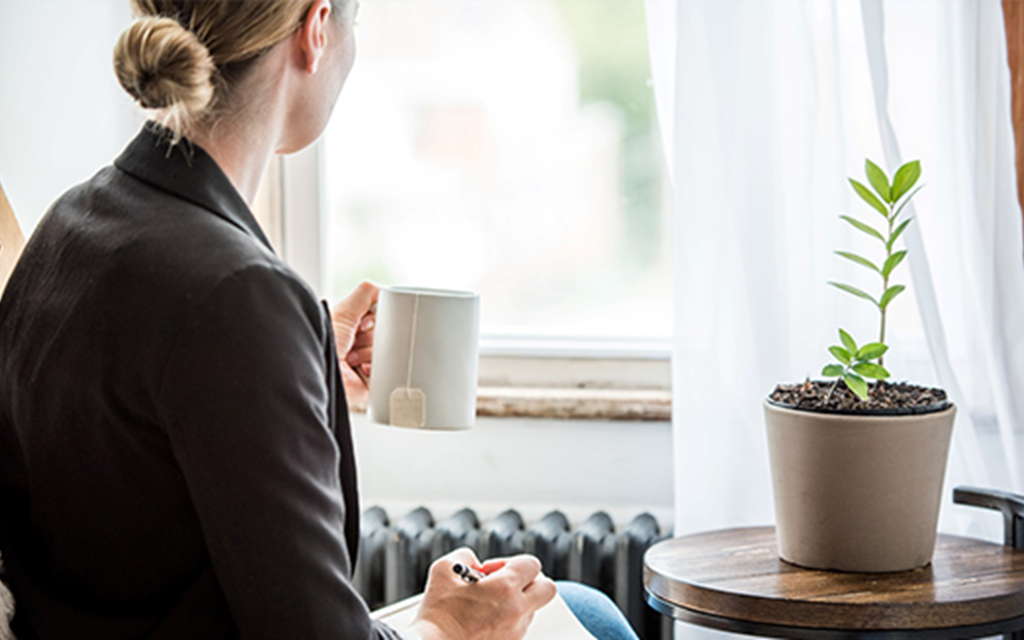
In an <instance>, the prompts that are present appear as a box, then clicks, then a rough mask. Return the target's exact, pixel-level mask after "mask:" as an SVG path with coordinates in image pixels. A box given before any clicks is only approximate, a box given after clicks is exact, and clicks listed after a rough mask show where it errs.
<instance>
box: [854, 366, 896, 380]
mask: <svg viewBox="0 0 1024 640" xmlns="http://www.w3.org/2000/svg"><path fill="white" fill-rule="evenodd" d="M853 370H854V371H856V372H857V373H859V374H860V375H862V376H864V377H865V378H875V379H876V380H882V379H884V378H888V377H889V372H888V371H886V370H885V367H883V366H880V365H877V364H875V363H874V362H858V363H857V364H855V365H853Z"/></svg>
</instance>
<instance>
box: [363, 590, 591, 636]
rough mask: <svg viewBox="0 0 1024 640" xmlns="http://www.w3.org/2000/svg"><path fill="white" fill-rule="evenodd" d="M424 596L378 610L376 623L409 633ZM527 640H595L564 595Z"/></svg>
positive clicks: (542, 613)
mask: <svg viewBox="0 0 1024 640" xmlns="http://www.w3.org/2000/svg"><path fill="white" fill-rule="evenodd" d="M422 601H423V595H422V594H420V595H418V596H413V597H411V598H407V599H405V600H402V601H400V602H396V603H395V604H392V605H389V606H387V607H384V608H382V609H378V610H377V611H374V612H373V613H372V614H371V617H373V618H374V619H375V620H380V621H381V622H384V623H385V624H387V625H388V626H389V627H391V628H393V629H395V630H397V631H399V632H402V631H407V630H409V625H411V624H412V621H413V619H414V618H415V617H416V612H417V611H419V609H420V602H422ZM524 640H595V638H594V636H592V635H590V632H589V631H587V630H586V629H585V628H584V627H583V625H582V624H580V621H579V620H577V619H576V616H575V615H573V612H572V611H571V610H570V609H569V606H568V605H567V604H565V600H562V597H561V596H558V595H556V596H555V599H554V600H552V601H551V602H549V603H548V604H546V605H544V607H542V608H541V609H539V610H538V611H537V613H536V614H535V615H534V616H533V623H532V624H531V625H530V629H529V630H528V631H527V632H526V636H525V639H524Z"/></svg>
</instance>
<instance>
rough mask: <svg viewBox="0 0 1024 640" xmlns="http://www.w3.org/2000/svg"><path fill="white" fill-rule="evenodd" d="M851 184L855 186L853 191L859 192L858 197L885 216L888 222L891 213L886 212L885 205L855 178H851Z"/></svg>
mask: <svg viewBox="0 0 1024 640" xmlns="http://www.w3.org/2000/svg"><path fill="white" fill-rule="evenodd" d="M850 184H851V185H853V190H854V191H856V192H857V195H859V196H860V197H861V199H862V200H864V202H866V203H868V204H869V205H871V206H872V207H874V208H875V210H876V211H878V213H880V214H882V215H883V216H885V218H886V219H887V220H888V219H889V212H888V211H887V210H886V208H885V205H884V204H882V201H881V200H879V199H878V198H876V197H875V194H873V193H871V191H870V190H868V188H867V187H865V186H864V185H862V184H861V183H859V182H857V181H856V180H854V179H853V178H850Z"/></svg>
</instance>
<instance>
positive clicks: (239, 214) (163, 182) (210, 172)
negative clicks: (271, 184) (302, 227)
mask: <svg viewBox="0 0 1024 640" xmlns="http://www.w3.org/2000/svg"><path fill="white" fill-rule="evenodd" d="M114 166H116V167H117V168H118V169H120V170H122V171H124V172H125V173H128V174H131V175H133V176H135V177H136V178H138V179H139V180H142V181H143V182H145V183H147V184H150V185H152V186H154V187H156V188H158V189H162V190H164V191H167V192H169V193H172V194H174V195H176V196H178V197H179V198H182V199H183V200H188V201H189V202H192V203H193V204H197V205H199V206H201V207H203V208H205V209H209V210H210V211H211V212H212V213H214V214H216V215H218V216H220V217H221V218H224V219H225V220H227V221H228V222H230V223H231V224H233V225H235V226H236V227H238V228H240V229H242V230H243V231H245V232H247V233H249V234H250V235H252V236H253V237H255V238H256V239H257V240H259V241H260V242H261V243H263V245H265V246H266V247H267V249H269V250H270V251H271V252H273V247H271V246H270V241H269V240H267V237H266V235H264V233H263V230H262V229H261V228H260V225H259V223H258V222H256V218H255V217H254V216H253V215H252V212H251V211H249V206H248V205H247V204H246V203H245V200H243V199H242V196H241V195H239V193H238V191H237V190H235V187H234V185H232V184H231V181H230V180H228V177H227V175H225V174H224V171H222V170H221V168H220V167H219V166H218V165H217V162H216V161H215V160H214V159H213V158H212V157H211V156H210V154H208V153H206V152H205V151H203V149H202V148H200V147H198V146H196V145H194V144H192V143H191V142H189V141H188V140H187V139H185V138H182V139H181V141H180V142H179V143H178V144H177V145H175V146H174V147H172V146H171V145H170V134H169V133H168V132H167V131H166V130H165V129H162V128H160V127H159V126H158V125H156V124H155V123H152V122H149V123H147V124H146V126H145V127H143V129H142V131H141V132H140V133H139V135H138V136H136V137H135V139H134V140H133V141H132V142H131V143H130V144H129V145H128V147H127V148H126V149H125V150H124V152H123V153H122V154H121V155H120V156H119V157H118V158H117V159H116V160H115V161H114Z"/></svg>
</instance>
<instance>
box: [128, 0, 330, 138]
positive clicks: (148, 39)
mask: <svg viewBox="0 0 1024 640" xmlns="http://www.w3.org/2000/svg"><path fill="white" fill-rule="evenodd" d="M312 4H313V0H131V5H132V10H133V12H134V14H135V16H136V20H135V21H134V22H133V23H132V25H131V26H129V27H128V28H127V29H126V30H125V31H124V33H122V34H121V37H120V38H119V39H118V41H117V45H116V46H115V47H114V71H115V73H116V74H117V79H118V81H119V82H120V83H121V86H122V87H124V89H125V90H126V91H127V92H128V93H129V94H130V95H131V96H132V97H133V98H135V100H136V101H137V102H138V103H139V104H140V105H142V107H143V108H145V109H149V110H151V111H152V112H153V113H152V115H153V117H154V119H155V120H157V122H159V123H160V124H161V125H163V126H164V127H166V128H168V129H170V130H171V131H172V132H173V133H174V136H175V141H177V139H179V138H180V137H181V135H182V132H183V130H186V129H187V128H188V127H190V126H192V125H193V124H195V123H197V122H202V121H205V120H208V119H210V118H212V117H214V116H215V115H216V114H217V113H218V112H219V111H221V110H223V109H224V107H225V106H227V105H230V103H231V99H232V94H233V91H234V89H236V88H237V86H238V84H239V82H240V81H241V80H242V79H243V78H244V77H245V75H246V73H247V72H248V71H249V70H250V69H251V68H252V63H253V62H254V61H255V60H256V59H258V58H259V57H260V55H261V54H263V53H264V52H266V51H267V50H268V49H270V48H271V47H273V46H274V45H276V44H277V43H279V42H281V41H282V40H284V39H285V38H287V37H288V36H289V35H291V34H292V33H294V32H295V30H296V29H297V28H298V27H299V26H300V25H301V24H302V20H303V18H304V17H305V14H306V12H307V11H308V10H309V8H310V7H311V6H312Z"/></svg>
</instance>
